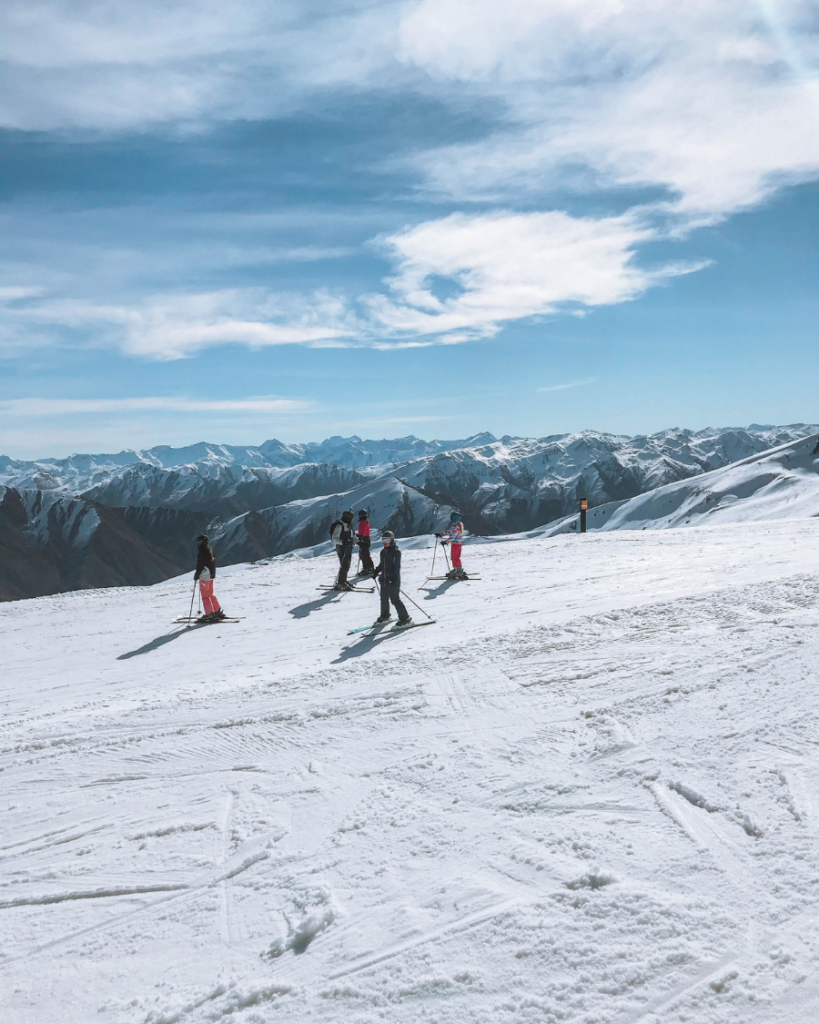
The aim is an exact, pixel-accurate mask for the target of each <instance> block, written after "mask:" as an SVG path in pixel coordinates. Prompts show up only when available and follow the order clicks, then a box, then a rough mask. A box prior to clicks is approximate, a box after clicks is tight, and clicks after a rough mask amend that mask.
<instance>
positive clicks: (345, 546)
mask: <svg viewBox="0 0 819 1024" xmlns="http://www.w3.org/2000/svg"><path fill="white" fill-rule="evenodd" d="M330 539H331V540H332V542H333V543H334V544H335V546H336V554H337V555H338V561H339V570H338V576H337V577H336V588H337V589H338V590H352V589H353V588H352V587H351V586H350V584H349V583H348V582H347V573H348V572H349V571H350V562H351V561H352V558H353V510H352V509H351V508H348V509H347V511H346V512H342V513H341V519H336V521H335V522H334V523H333V524H332V526H331V527H330Z"/></svg>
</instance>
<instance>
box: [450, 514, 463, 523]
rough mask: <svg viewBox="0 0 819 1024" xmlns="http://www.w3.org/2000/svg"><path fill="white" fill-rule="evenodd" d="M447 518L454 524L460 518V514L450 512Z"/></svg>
mask: <svg viewBox="0 0 819 1024" xmlns="http://www.w3.org/2000/svg"><path fill="white" fill-rule="evenodd" d="M449 518H450V521H451V522H453V523H456V522H457V521H458V520H459V519H460V518H461V513H460V512H450V514H449Z"/></svg>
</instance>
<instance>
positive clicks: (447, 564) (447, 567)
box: [441, 544, 452, 572]
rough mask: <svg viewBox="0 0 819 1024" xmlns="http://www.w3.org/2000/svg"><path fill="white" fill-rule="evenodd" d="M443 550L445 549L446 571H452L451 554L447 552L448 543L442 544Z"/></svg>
mask: <svg viewBox="0 0 819 1024" xmlns="http://www.w3.org/2000/svg"><path fill="white" fill-rule="evenodd" d="M441 550H442V551H443V553H444V558H445V559H446V571H447V572H452V568H451V567H450V564H449V555H448V554H447V553H446V544H442V545H441Z"/></svg>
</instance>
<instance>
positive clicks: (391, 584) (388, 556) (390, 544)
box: [374, 530, 412, 626]
mask: <svg viewBox="0 0 819 1024" xmlns="http://www.w3.org/2000/svg"><path fill="white" fill-rule="evenodd" d="M381 540H382V541H383V543H384V547H383V548H382V550H381V559H380V561H379V563H378V565H377V566H376V567H375V573H374V577H375V579H376V580H379V581H380V590H381V614H380V615H379V617H378V618H377V619H376V620H375V621H376V622H377V623H378V624H382V623H384V622H389V621H390V619H391V618H392V616H391V615H390V602H392V604H393V607H394V608H395V610H396V611H397V612H398V625H399V626H411V625H412V619H411V618H410V617H409V614H408V613H407V609H406V608H405V607H404V602H403V601H402V600H401V551H400V550H399V548H398V545H397V544H396V543H395V534H393V533H392V532H391V531H390V530H384V531H383V532H382V534H381Z"/></svg>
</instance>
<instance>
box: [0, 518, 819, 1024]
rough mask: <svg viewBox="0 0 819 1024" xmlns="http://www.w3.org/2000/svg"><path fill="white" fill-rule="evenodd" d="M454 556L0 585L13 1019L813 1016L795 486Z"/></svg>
mask: <svg viewBox="0 0 819 1024" xmlns="http://www.w3.org/2000/svg"><path fill="white" fill-rule="evenodd" d="M464 554H465V559H464V561H465V565H466V566H467V568H468V569H477V570H479V571H480V574H481V576H482V578H483V579H482V582H470V583H458V584H449V583H430V584H427V586H426V589H422V590H419V589H418V588H419V587H420V586H421V585H422V584H423V581H424V578H425V576H426V572H427V570H428V568H429V566H430V558H431V553H430V551H429V550H423V549H417V550H407V551H406V553H405V572H404V589H405V591H406V593H407V594H408V595H409V596H410V597H412V598H414V599H415V600H416V601H418V603H419V605H421V606H422V607H423V609H424V610H425V611H427V612H428V613H429V614H431V615H434V616H436V617H437V618H438V622H437V623H436V624H435V625H432V626H429V627H428V628H425V629H418V630H412V631H410V632H407V633H401V634H393V635H390V634H385V635H383V636H380V637H378V638H377V639H373V638H360V637H354V636H347V635H346V630H347V629H350V628H353V627H356V626H360V625H364V624H365V623H366V622H368V621H370V619H371V618H372V617H373V616H374V614H375V613H376V610H377V605H376V595H360V594H344V595H338V594H333V593H330V594H322V593H319V592H318V591H317V590H316V589H315V588H316V587H317V586H318V585H319V584H320V583H322V582H323V581H326V580H329V579H330V578H332V575H333V573H334V571H335V564H336V563H335V560H334V556H332V555H327V556H324V557H317V558H313V559H301V558H299V557H295V556H293V555H291V556H285V557H282V558H278V559H273V560H271V561H269V562H267V563H265V564H263V565H256V566H248V565H244V566H235V567H233V568H231V569H229V570H226V571H224V572H222V571H220V572H219V575H218V578H217V582H216V592H217V594H218V595H219V597H220V600H221V601H222V603H223V604H224V606H225V607H226V609H227V610H228V612H231V613H234V614H237V615H243V616H245V617H244V618H243V619H242V620H241V621H239V622H237V623H230V624H224V625H221V626H218V627H203V628H195V629H190V630H186V629H184V628H182V627H178V626H173V625H171V619H172V618H173V616H174V615H177V614H180V613H181V614H184V613H186V612H187V610H188V606H189V601H190V593H191V580H190V577H187V578H184V579H179V580H174V581H167V582H165V583H162V584H159V585H157V586H155V587H152V588H140V589H137V588H122V589H109V590H99V591H82V592H75V593H70V594H61V595H57V596H54V597H48V598H38V599H33V600H28V601H21V602H17V603H13V604H7V605H4V606H2V607H0V628H2V633H3V669H4V671H3V673H2V677H0V685H1V686H2V711H3V737H4V739H3V749H2V753H0V768H2V795H3V821H4V825H5V827H4V830H3V839H2V842H0V865H1V868H0V871H1V872H2V878H1V879H0V954H1V955H2V960H0V972H1V973H2V981H1V982H0V985H1V986H2V992H3V1003H4V1017H3V1019H4V1022H5V1024H24V1022H25V1024H34V1022H36V1024H43V1022H51V1021H60V1022H61V1024H62V1022H65V1024H89V1022H91V1021H98V1022H101V1024H107V1022H111V1024H171V1022H177V1021H178V1022H184V1024H200V1022H206V1021H222V1020H225V1021H228V1020H229V1021H230V1022H236V1024H261V1022H272V1021H276V1022H283V1024H288V1022H307V1021H311V1022H312V1021H318V1022H344V1024H348V1022H351V1024H365V1022H367V1024H369V1022H375V1021H390V1022H399V1024H402V1022H407V1024H409V1022H413V1024H414V1022H418V1021H424V1022H427V1021H428V1022H433V1021H436V1022H439V1024H455V1022H457V1024H464V1022H478V1024H483V1022H486V1024H490V1022H491V1024H523V1022H530V1021H537V1022H557V1021H560V1022H578V1024H580V1022H582V1024H592V1022H595V1024H634V1022H640V1024H660V1022H663V1024H666V1022H669V1021H687V1022H697V1024H706V1022H713V1024H734V1022H736V1024H785V1022H788V1024H791V1022H796V1024H803V1022H804V1024H807V1022H813V1021H815V1020H816V1019H817V1015H818V1014H819V936H817V932H816V910H817V905H819V865H817V859H816V849H817V838H819V802H818V801H817V797H816V792H817V783H819V742H817V732H816V724H817V716H816V710H815V709H816V686H817V672H816V666H817V651H818V650H819V519H817V518H810V519H804V520H798V519H791V520H789V521H785V522H778V521H773V522H765V523H736V524H721V525H720V524H718V525H705V526H702V527H701V528H700V529H697V530H663V531H661V530H657V531H646V532H642V531H636V532H635V531H619V532H610V533H594V534H588V535H586V536H585V537H574V536H556V537H551V538H544V537H540V538H535V539H532V540H529V541H517V542H501V543H494V544H481V545H472V546H467V547H466V548H465V552H464ZM436 568H437V567H436ZM412 611H413V613H414V614H415V616H416V618H418V619H420V618H421V617H422V616H421V613H420V612H418V611H417V610H416V609H415V608H412Z"/></svg>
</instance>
